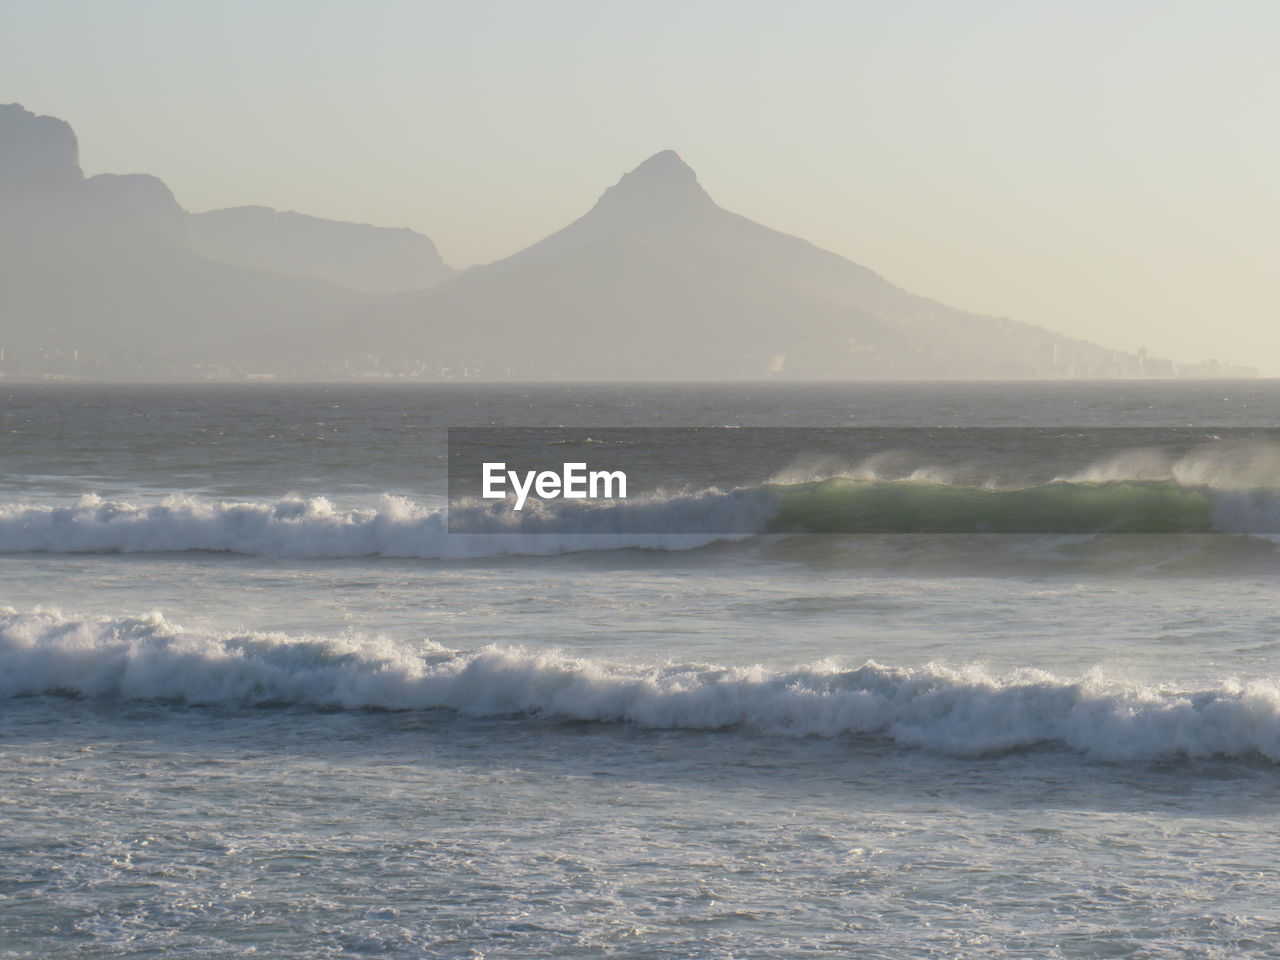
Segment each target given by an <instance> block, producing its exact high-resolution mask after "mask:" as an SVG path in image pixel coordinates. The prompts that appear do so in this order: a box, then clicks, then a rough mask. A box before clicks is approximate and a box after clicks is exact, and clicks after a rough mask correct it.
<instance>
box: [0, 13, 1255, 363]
mask: <svg viewBox="0 0 1280 960" xmlns="http://www.w3.org/2000/svg"><path fill="white" fill-rule="evenodd" d="M4 22H5V25H4V29H3V30H0V102H18V103H21V104H23V105H24V106H26V107H27V108H28V109H30V110H33V111H34V112H36V113H42V114H49V115H53V116H57V117H60V118H62V119H64V120H66V121H68V122H69V123H70V124H71V125H72V126H73V127H74V128H75V130H76V132H77V134H78V136H79V139H80V151H81V164H82V166H83V167H84V169H85V172H86V173H87V174H94V173H101V172H114V173H133V172H145V173H152V174H155V175H157V176H159V177H161V178H162V179H163V180H165V182H166V183H168V184H169V186H170V187H171V188H172V189H173V191H174V193H175V194H176V195H177V197H178V200H179V201H180V202H181V203H182V204H183V206H185V207H186V208H187V209H189V210H195V211H199V210H206V209H213V208H217V207H225V206H234V205H240V204H246V203H258V204H265V205H267V206H272V207H276V208H278V209H292V210H298V211H301V212H304V213H310V214H314V215H316V216H324V217H333V218H338V219H345V220H355V221H359V222H366V223H375V224H380V225H385V226H409V227H412V228H414V229H416V230H419V231H421V232H423V233H425V234H427V235H428V236H430V237H431V238H432V239H433V240H434V241H435V242H436V244H437V246H438V247H439V248H440V251H441V253H442V254H443V256H444V258H445V259H446V260H447V261H448V262H449V263H450V264H452V265H454V266H465V265H468V264H473V263H481V262H487V261H490V260H494V259H497V258H499V257H502V256H505V255H507V254H509V253H513V252H515V251H516V250H519V249H521V248H522V247H524V246H526V245H528V244H529V243H532V242H534V241H536V240H538V239H539V238H541V237H542V236H545V235H546V234H548V233H550V232H552V231H553V230H556V229H558V228H559V227H561V226H563V225H564V224H565V223H567V222H568V221H570V220H572V219H573V218H575V217H577V216H579V215H581V214H582V213H583V212H585V211H586V210H587V209H588V208H589V207H590V206H591V204H592V203H593V202H594V201H595V199H596V197H597V196H598V195H599V194H600V192H601V191H603V190H604V188H606V187H607V186H609V185H610V184H612V183H614V182H615V181H616V180H617V179H618V177H619V176H621V175H622V174H623V173H624V172H625V171H627V170H629V169H631V168H633V167H635V166H636V165H637V164H639V163H640V162H641V161H642V160H643V159H645V158H646V157H647V156H649V155H651V154H653V153H656V152H657V151H659V150H664V149H674V150H676V151H678V152H679V153H680V155H681V156H682V157H683V158H684V159H685V161H686V162H688V163H689V164H690V165H691V166H692V167H693V168H694V169H695V170H696V171H697V172H698V174H699V178H700V180H701V182H702V184H703V186H704V187H706V189H707V190H708V192H709V193H710V194H711V196H712V197H713V198H714V199H715V200H716V201H717V202H718V203H719V204H720V205H721V206H723V207H726V208H727V209H730V210H733V211H735V212H737V213H740V214H743V215H744V216H747V217H749V218H751V219H752V220H756V221H758V222H760V223H764V224H766V225H768V226H771V227H775V228H777V229H780V230H783V231H784V232H787V233H792V234H795V235H797V236H801V237H804V238H805V239H807V240H811V241H812V242H814V243H816V244H818V245H819V246H822V247H825V248H827V249H830V250H833V251H835V252H837V253H839V254H841V255H843V256H846V257H848V258H850V259H852V260H855V261H857V262H858V263H861V264H863V265H865V266H868V267H870V268H872V269H873V270H875V271H877V272H878V273H880V274H882V275H883V276H885V277H886V278H887V279H889V280H891V281H892V282H894V283H896V284H898V285H900V286H902V287H905V288H906V289H908V290H911V291H912V292H915V293H921V294H924V295H926V296H930V297H933V298H935V299H937V300H941V301H943V302H944V303H948V304H950V305H952V306H956V307H961V308H964V309H968V310H974V311H977V312H981V313H987V314H993V315H998V316H1008V317H1013V318H1014V319H1017V320H1023V321H1027V322H1030V323H1036V324H1040V325H1042V326H1046V327H1049V328H1050V329H1053V330H1057V331H1059V332H1062V333H1066V334H1069V335H1071V336H1076V337H1082V338H1085V339H1090V340H1095V341H1097V342H1100V343H1104V344H1106V345H1107V346H1111V347H1114V348H1118V349H1127V350H1133V349H1137V348H1139V347H1143V346H1145V347H1147V348H1148V349H1149V350H1150V351H1151V352H1152V353H1153V354H1156V355H1161V356H1167V357H1171V358H1173V359H1175V360H1179V361H1183V362H1189V361H1195V360H1202V359H1206V358H1209V357H1216V358H1219V359H1223V360H1229V361H1233V362H1239V363H1248V364H1252V365H1255V366H1258V367H1260V368H1261V369H1262V370H1263V371H1264V372H1265V373H1268V374H1271V375H1280V322H1278V321H1280V306H1278V302H1277V295H1276V280H1275V278H1276V275H1277V272H1278V270H1277V265H1278V264H1280V230H1278V226H1280V187H1277V182H1276V177H1277V171H1280V123H1277V122H1276V117H1278V116H1280V57H1277V56H1276V54H1275V40H1276V37H1278V36H1280V3H1275V2H1272V0H1220V2H1215V3H1207V2H1195V3H1189V2H1181V0H1164V2H1139V0H1108V2H1099V0H1073V2H1071V3H1064V2H1060V0H1055V2H1040V0H964V2H958V0H957V2H951V0H929V2H926V0H875V2H870V0H842V2H841V0H829V2H814V0H789V2H785V3H784V2H762V0H683V2H668V0H646V2H644V3H638V2H618V0H502V2H499V0H466V2H431V0H364V2H361V3H355V2H351V0H347V2H341V3H339V2H331V0H252V2H248V0H219V2H216V3H215V2H195V0H185V2H178V3H174V2H172V0H112V2H110V3H102V2H100V0H5V3H4Z"/></svg>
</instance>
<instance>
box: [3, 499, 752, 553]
mask: <svg viewBox="0 0 1280 960" xmlns="http://www.w3.org/2000/svg"><path fill="white" fill-rule="evenodd" d="M772 509H773V508H772V504H771V502H770V501H769V500H768V499H767V498H766V497H764V496H760V495H752V494H749V493H729V494H724V493H720V492H719V491H706V492H704V493H702V494H695V495H688V496H680V497H672V498H658V499H647V500H646V499H636V500H633V501H626V502H625V503H623V504H621V505H618V506H612V507H605V508H598V509H592V508H590V507H585V506H579V505H577V504H570V505H565V507H564V508H562V509H559V510H555V509H553V508H550V507H547V506H545V505H543V504H540V503H537V504H535V503H532V502H531V503H530V504H529V506H528V508H527V509H525V510H524V511H521V513H519V514H514V515H513V514H511V513H505V514H504V513H502V512H500V511H498V510H497V509H495V508H493V507H490V506H487V505H484V506H481V505H477V506H472V507H454V508H453V511H454V514H455V515H454V524H455V529H457V528H463V529H465V530H466V531H467V532H466V533H465V534H461V533H452V534H451V533H450V532H449V518H448V514H447V513H446V511H445V510H444V509H439V508H431V507H425V506H422V505H421V504H418V503H415V502H414V501H412V500H410V499H408V498H405V497H398V496H390V495H386V496H383V497H381V498H380V499H379V503H378V505H377V506H376V507H371V508H367V509H350V510H342V509H338V508H337V507H335V506H334V505H333V503H332V502H331V501H329V500H328V499H327V498H325V497H309V498H302V497H296V496H289V497H282V498H280V499H279V500H276V501H274V502H267V503H263V502H257V503H253V502H247V503H246V502H239V503H237V502H226V501H209V500H201V499H197V498H194V497H190V496H187V495H185V494H173V495H171V496H169V497H166V498H165V499H164V500H163V501H162V502H160V503H157V504H153V505H139V504H133V503H128V502H123V501H115V500H104V499H102V498H100V497H97V496H93V495H90V496H84V497H81V498H80V499H79V500H77V501H76V502H75V503H74V504H70V505H67V506H53V505H47V504H7V505H0V553H180V552H187V551H215V552H223V553H238V554H249V555H256V556H275V557H298V558H305V557H313V558H342V557H401V558H419V559H441V558H468V557H491V556H504V555H532V556H543V555H554V554H560V553H569V552H574V551H582V550H607V549H624V548H643V549H653V550H685V549H691V548H694V547H699V546H704V545H706V544H708V543H712V542H714V541H716V540H721V539H725V538H726V536H729V537H732V535H731V534H730V535H721V534H706V533H682V532H680V531H681V529H682V527H685V528H689V527H693V528H695V529H696V528H697V526H698V525H699V524H705V523H708V522H710V523H711V524H712V525H713V526H714V525H719V526H722V527H724V528H725V529H728V530H737V529H744V530H763V529H764V527H765V526H766V525H767V522H768V517H769V515H770V513H771V512H772Z"/></svg>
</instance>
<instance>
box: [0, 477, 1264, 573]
mask: <svg viewBox="0 0 1280 960" xmlns="http://www.w3.org/2000/svg"><path fill="white" fill-rule="evenodd" d="M452 511H453V517H452V519H451V520H450V518H449V517H448V514H446V512H445V510H444V509H442V508H432V507H427V506H423V505H421V504H418V503H415V502H414V501H412V500H409V499H407V498H403V497H396V496H384V497H382V498H381V500H380V502H379V504H378V506H376V507H371V508H368V509H350V510H342V509H338V508H337V507H335V506H334V505H333V504H332V503H331V502H330V501H329V500H327V499H326V498H324V497H312V498H301V497H293V496H290V497H284V498H281V499H279V500H276V501H274V502H265V503H264V502H244V503H237V502H226V501H211V500H201V499H197V498H193V497H190V496H187V495H183V494H175V495H172V496H170V497H168V498H166V499H165V500H163V501H162V502H160V503H156V504H152V505H142V504H134V503H128V502H122V501H113V500H104V499H101V498H99V497H96V496H86V497H82V498H80V499H79V500H78V501H76V502H75V503H73V504H70V505H66V506H54V505H47V504H8V505H0V553H173V552H185V551H197V550H199V551H219V552H227V553H238V554H251V555H262V556H279V557H316V558H326V557H327V558H341V557H411V558H459V557H485V556H501V555H506V554H524V555H546V554H558V553H566V552H571V551H579V550H605V549H620V548H627V547H638V548H647V549H657V550H683V549H690V548H694V547H700V546H704V545H706V544H709V543H712V542H715V541H717V540H724V539H741V538H744V537H749V536H752V535H757V534H769V533H887V534H894V533H926V534H934V533H938V534H945V533H971V534H987V533H998V534H1010V533H1012V534H1018V533H1032V534H1107V533H1166V534H1168V533H1210V532H1218V533H1238V534H1251V533H1252V534H1271V533H1280V491H1277V490H1272V489H1246V490H1219V489H1213V488H1210V487H1188V486H1183V485H1180V484H1179V483H1177V482H1175V481H1172V480H1109V481H1101V482H1095V481H1067V480H1058V481H1054V482H1052V483H1046V484H1040V485H1036V486H1029V487H1021V488H996V487H984V486H961V485H954V484H947V483H934V482H921V481H915V480H894V481H883V480H850V479H847V478H841V477H836V478H832V479H827V480H819V481H811V482H805V483H790V484H784V483H771V484H764V485H761V486H757V487H747V488H740V489H736V490H728V491H721V490H717V489H710V490H703V491H701V492H698V493H691V494H680V495H675V496H652V497H640V498H635V499H631V500H626V501H621V502H612V503H608V504H590V503H583V502H581V501H578V502H567V503H566V502H563V501H561V502H552V503H535V502H532V501H531V502H530V504H529V505H528V506H527V507H526V509H525V510H524V511H522V512H520V513H518V514H513V513H510V512H505V511H502V510H501V509H499V508H498V507H496V506H491V505H487V504H486V505H480V504H473V505H468V506H461V507H458V506H455V507H453V508H452ZM451 529H452V530H453V531H454V532H453V533H451V532H450V530H451Z"/></svg>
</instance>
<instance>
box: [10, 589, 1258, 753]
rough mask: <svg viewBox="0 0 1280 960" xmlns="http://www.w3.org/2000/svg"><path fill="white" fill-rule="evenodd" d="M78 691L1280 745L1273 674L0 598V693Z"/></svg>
mask: <svg viewBox="0 0 1280 960" xmlns="http://www.w3.org/2000/svg"><path fill="white" fill-rule="evenodd" d="M52 694H60V695H74V696H79V697H85V698H91V699H101V700H113V699H120V700H150V701H166V702H176V703H182V704H190V705H236V706H259V707H273V706H312V707H317V708H330V709H333V708H337V709H385V710H431V709H443V710H450V711H454V712H455V713H457V714H461V715H466V716H472V717H499V716H501V717H527V718H539V719H545V720H566V721H595V722H601V723H629V724H633V725H635V726H638V727H644V728H653V729H687V730H725V729H737V730H746V731H751V732H756V733H760V734H766V735H775V736H791V737H826V738H835V737H876V738H880V739H883V740H887V741H890V742H892V743H895V744H898V745H900V746H903V747H916V748H925V749H929V750H934V751H939V752H944V753H948V754H955V755H983V754H992V753H1001V752H1006V751H1010V750H1016V749H1023V748H1030V747H1035V746H1039V745H1057V746H1061V747H1065V748H1067V749H1070V750H1072V751H1075V752H1078V753H1080V754H1083V755H1086V756H1089V757H1092V758H1095V759H1102V760H1112V761H1121V760H1158V759H1163V758H1174V757H1239V758H1250V757H1253V758H1258V757H1261V758H1266V759H1268V760H1270V761H1273V762H1280V683H1277V681H1276V679H1274V678H1268V679H1255V680H1250V681H1247V682H1243V681H1236V680H1224V681H1222V682H1221V683H1219V684H1218V685H1217V686H1214V687H1211V688H1207V689H1198V690H1187V689H1179V688H1176V687H1173V686H1169V685H1149V684H1142V683H1138V682H1133V681H1126V680H1121V679H1117V678H1108V677H1105V676H1103V675H1102V674H1101V673H1100V672H1097V671H1095V672H1092V673H1089V674H1087V675H1085V676H1082V677H1075V678H1068V677H1059V676H1055V675H1053V674H1050V673H1046V672H1043V671H1038V670H1020V671H1015V672H1011V673H1007V674H994V673H991V672H988V671H986V670H984V669H982V668H980V667H977V666H961V667H948V666H941V665H936V664H931V665H926V666H921V667H892V666H884V665H881V664H878V663H874V662H867V663H865V664H863V665H861V666H856V667H855V666H850V665H848V664H846V663H841V662H839V661H836V660H825V661H821V662H818V663H811V664H806V665H802V666H797V667H794V668H790V669H773V668H767V667H764V666H758V665H757V666H739V667H733V666H720V665H714V664H705V663H673V662H660V663H647V664H644V663H617V662H609V661H605V660H599V659H590V658H582V657H575V656H571V655H569V654H566V653H564V652H559V651H554V650H532V649H528V648H524V647H501V646H490V647H485V648H482V649H478V650H471V651H465V650H451V649H448V648H446V647H443V646H441V645H439V644H436V643H432V642H429V641H420V642H417V643H396V642H392V641H390V640H386V639H378V638H367V639H366V638H360V637H354V636H346V637H340V638H318V637H295V636H286V635H281V634H265V633H245V634H236V635H209V634H201V633H196V632H191V631H186V630H183V629H182V628H181V627H178V626H176V625H174V624H171V623H169V622H168V621H166V620H165V619H164V617H163V616H161V615H160V614H151V615H148V616H143V617H136V618H118V619H107V618H104V619H76V618H68V617H64V616H62V615H60V614H58V613H55V612H50V611H36V612H34V613H18V612H16V611H14V610H12V609H7V610H0V697H4V698H13V697H21V696H33V695H52Z"/></svg>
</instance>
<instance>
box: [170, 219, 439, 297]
mask: <svg viewBox="0 0 1280 960" xmlns="http://www.w3.org/2000/svg"><path fill="white" fill-rule="evenodd" d="M187 244H188V246H190V247H191V249H192V250H194V251H195V252H196V253H199V254H200V255H202V256H205V257H208V258H209V259H211V260H218V261H221V262H223V263H234V264H237V265H239V266H242V267H255V268H257V269H260V270H270V271H273V272H275V273H283V274H289V275H290V276H298V277H312V278H314V279H317V280H331V281H333V282H335V283H341V284H343V285H344V286H347V287H351V288H352V289H355V290H364V291H366V292H368V293H396V292H399V291H402V290H415V289H424V288H427V287H431V286H434V285H435V284H437V283H439V282H440V281H442V280H444V279H446V278H448V277H449V276H451V275H452V274H453V270H452V269H450V268H449V267H448V266H446V265H445V262H444V261H443V260H442V259H440V254H439V252H438V251H437V250H436V245H435V244H434V243H432V242H431V240H430V238H429V237H425V236H423V235H422V234H420V233H415V232H414V231H412V230H409V229H407V228H404V227H394V228H393V227H371V226H369V225H367V224H363V223H346V222H343V221H340V220H322V219H321V218H319V217H311V216H307V215H306V214H302V213H294V212H292V211H289V212H279V211H276V210H272V209H271V208H270V207H229V208H227V209H225V210H211V211H209V212H208V213H197V214H192V215H191V216H190V217H189V218H188V220H187Z"/></svg>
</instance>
